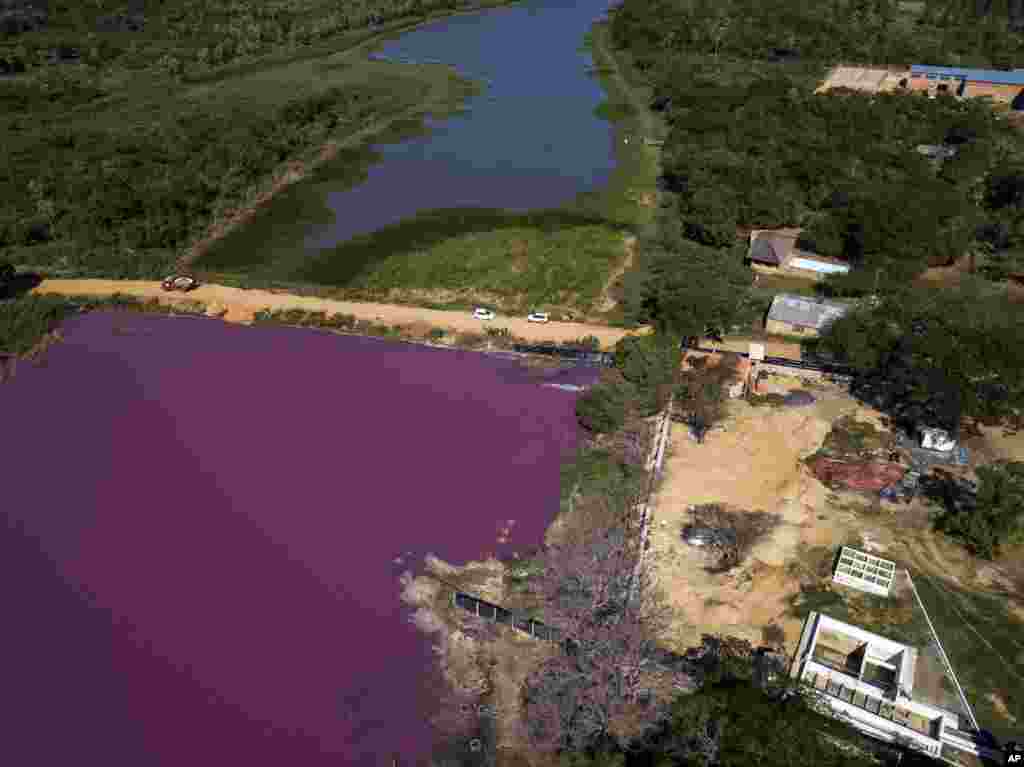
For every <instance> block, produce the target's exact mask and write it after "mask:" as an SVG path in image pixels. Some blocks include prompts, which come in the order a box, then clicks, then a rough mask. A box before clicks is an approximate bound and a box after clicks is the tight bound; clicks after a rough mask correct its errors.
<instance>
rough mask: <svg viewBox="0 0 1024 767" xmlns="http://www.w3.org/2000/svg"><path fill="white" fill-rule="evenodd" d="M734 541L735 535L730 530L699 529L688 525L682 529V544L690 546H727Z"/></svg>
mask: <svg viewBox="0 0 1024 767" xmlns="http://www.w3.org/2000/svg"><path fill="white" fill-rule="evenodd" d="M735 539H736V535H735V533H733V532H732V531H731V530H718V529H716V528H713V527H700V526H698V525H690V526H688V527H685V528H684V529H683V542H684V543H688V544H690V545H691V546H712V545H714V544H727V543H731V542H733V541H734V540H735Z"/></svg>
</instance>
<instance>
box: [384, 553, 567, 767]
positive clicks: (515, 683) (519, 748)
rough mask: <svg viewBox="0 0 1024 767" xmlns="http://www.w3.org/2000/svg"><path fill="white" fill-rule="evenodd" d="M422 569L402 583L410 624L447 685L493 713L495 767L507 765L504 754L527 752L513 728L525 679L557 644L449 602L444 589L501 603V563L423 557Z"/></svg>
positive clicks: (408, 575)
mask: <svg viewBox="0 0 1024 767" xmlns="http://www.w3.org/2000/svg"><path fill="white" fill-rule="evenodd" d="M425 565H426V566H425V568H424V572H423V574H422V575H419V576H416V577H413V576H412V575H411V574H407V575H405V576H403V578H402V586H403V590H402V601H403V602H405V603H406V604H407V605H410V606H413V607H415V608H416V611H415V613H414V614H413V622H414V623H415V624H416V626H417V627H418V628H419V629H420V630H421V631H422V632H424V633H425V634H427V635H430V636H431V637H432V639H433V642H434V652H435V654H436V656H437V659H438V663H439V666H440V668H441V671H442V673H443V675H444V677H445V679H446V680H447V682H448V684H449V685H451V686H452V688H453V689H455V690H458V691H459V692H461V693H462V694H464V695H468V696H469V697H470V698H471V699H476V700H479V701H481V702H484V703H486V704H487V705H488V706H490V707H492V709H493V710H494V712H495V713H496V714H497V716H496V718H495V726H496V736H497V737H496V746H497V749H498V758H499V761H498V764H502V763H504V762H506V761H507V759H506V758H505V757H506V756H507V755H510V754H523V753H528V749H526V748H525V747H524V741H523V733H522V731H521V729H520V727H518V726H517V723H518V722H519V721H521V696H520V691H521V689H522V685H523V683H524V682H525V681H526V678H527V676H528V674H529V673H530V672H531V671H532V670H533V669H534V668H536V667H537V666H538V665H539V664H540V663H542V662H543V661H544V660H545V659H547V658H548V657H550V656H551V654H552V653H554V652H556V651H557V645H555V644H553V643H550V642H543V641H540V640H537V639H534V638H532V637H529V636H527V635H525V634H523V633H522V632H519V631H516V630H514V629H511V628H509V627H494V626H493V625H492V624H489V623H488V622H486V621H483V619H480V618H476V617H474V616H472V615H471V614H470V613H468V612H465V611H463V610H461V609H459V608H455V607H452V606H451V605H450V604H449V603H448V601H447V594H448V585H447V584H452V585H453V586H456V587H458V588H459V589H463V590H465V591H466V592H467V593H472V594H475V595H476V596H479V597H482V598H483V599H486V600H487V601H489V602H492V603H495V604H502V603H504V601H505V590H504V565H503V564H502V563H501V562H499V561H497V560H495V559H489V560H486V561H483V562H469V563H467V564H466V565H464V566H462V567H459V568H456V567H453V566H451V565H449V564H447V563H446V562H443V561H441V560H439V559H437V558H435V557H428V558H427V560H426V562H425ZM484 626H488V627H490V630H487V629H484V628H483V627H484ZM529 763H531V764H532V763H533V762H529ZM540 763H541V762H539V761H538V762H537V764H538V765H539V764H540Z"/></svg>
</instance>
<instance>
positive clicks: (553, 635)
mask: <svg viewBox="0 0 1024 767" xmlns="http://www.w3.org/2000/svg"><path fill="white" fill-rule="evenodd" d="M451 601H452V605H453V606H455V607H461V608H462V609H463V610H468V611H469V612H471V613H475V614H476V615H478V616H480V617H481V618H486V619H487V620H489V621H492V622H494V623H501V624H503V625H506V626H511V627H512V628H514V629H516V630H518V631H522V632H523V633H524V634H529V635H530V636H532V637H534V638H535V639H543V640H545V641H549V642H557V641H559V640H560V639H561V638H562V635H561V632H560V631H559V630H558V629H556V628H553V627H551V626H546V625H544V624H543V623H541V622H540V621H536V620H533V619H532V618H517V617H516V615H515V613H513V612H512V611H511V610H506V609H505V608H504V607H501V606H500V605H496V604H492V603H491V602H486V601H484V600H483V599H480V598H479V597H475V596H473V595H472V594H467V593H465V592H464V591H455V590H453V591H452V599H451Z"/></svg>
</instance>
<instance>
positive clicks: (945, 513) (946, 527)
mask: <svg viewBox="0 0 1024 767" xmlns="http://www.w3.org/2000/svg"><path fill="white" fill-rule="evenodd" d="M929 494H930V495H931V497H932V499H933V500H934V501H937V502H938V509H937V511H936V513H935V516H934V523H935V528H936V529H937V530H941V531H942V532H944V533H946V534H948V535H951V536H953V537H955V538H958V539H960V540H961V541H963V543H964V544H965V545H966V546H967V547H968V548H969V549H970V550H971V551H973V552H974V553H976V554H977V555H978V556H981V557H985V558H986V559H991V558H993V557H994V556H995V555H997V554H998V553H999V552H1000V548H1001V547H1002V546H1012V545H1015V544H1020V543H1024V463H1021V462H1019V461H999V462H997V463H994V464H991V465H989V466H980V467H978V488H977V492H971V491H970V490H968V489H965V488H964V487H963V485H962V484H961V483H959V482H957V481H956V480H954V479H953V478H951V477H946V478H944V479H943V480H940V481H938V482H933V483H932V485H931V487H930V493H929Z"/></svg>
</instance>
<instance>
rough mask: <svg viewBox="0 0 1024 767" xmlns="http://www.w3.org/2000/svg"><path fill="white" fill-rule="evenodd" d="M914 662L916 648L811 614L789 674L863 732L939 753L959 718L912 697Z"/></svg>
mask: <svg viewBox="0 0 1024 767" xmlns="http://www.w3.org/2000/svg"><path fill="white" fill-rule="evenodd" d="M917 661H918V652H917V650H916V648H913V647H908V646H906V645H903V644H900V643H899V642H894V641H893V640H891V639H886V638H885V637H882V636H879V635H878V634H872V633H871V632H870V631H864V630H863V629H860V628H857V627H856V626H851V625H850V624H848V623H843V622H842V621H837V620H835V619H834V618H830V617H828V616H827V615H821V614H819V613H817V612H812V613H811V614H810V615H809V616H808V617H807V622H806V623H805V624H804V631H803V635H802V636H801V637H800V648H799V650H798V651H797V655H796V658H795V659H794V661H793V668H792V670H791V675H792V676H793V677H795V678H797V679H798V680H799V681H800V682H802V683H803V684H805V685H807V686H808V687H811V688H813V689H815V690H817V691H818V692H819V693H820V694H821V697H822V699H823V701H824V702H825V703H827V705H828V707H829V708H830V709H831V711H832V713H833V714H834V715H835V716H836V717H837V718H839V719H845V720H846V721H848V722H849V723H850V724H851V725H853V726H854V727H856V728H857V729H859V730H861V731H862V732H865V733H867V734H868V735H871V736H872V737H875V738H878V739H880V740H884V741H889V742H892V741H903V742H905V743H906V744H907V745H910V746H913V747H915V748H917V749H919V750H921V751H924V752H925V753H927V754H929V755H931V756H933V757H938V756H939V755H940V754H941V752H942V745H943V742H944V734H945V733H946V730H947V728H948V729H949V730H950V731H951V732H949V734H948V736H947V737H946V738H945V740H946V742H949V740H950V739H951V738H952V737H955V736H956V727H957V725H958V722H959V718H958V716H957V714H956V713H954V712H951V711H946V710H944V709H941V708H938V707H937V706H935V705H931V704H929V703H926V702H924V701H923V700H921V699H920V697H921V696H916V697H915V694H914V673H915V670H916V666H917ZM951 745H952V743H951Z"/></svg>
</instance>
